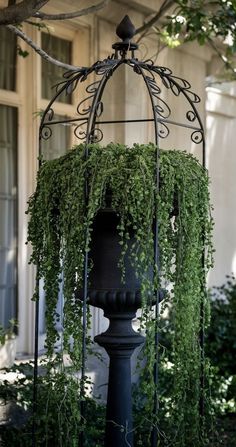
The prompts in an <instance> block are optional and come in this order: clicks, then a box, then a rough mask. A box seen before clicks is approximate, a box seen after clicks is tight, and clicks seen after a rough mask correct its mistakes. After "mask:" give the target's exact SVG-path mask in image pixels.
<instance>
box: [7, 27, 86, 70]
mask: <svg viewBox="0 0 236 447" xmlns="http://www.w3.org/2000/svg"><path fill="white" fill-rule="evenodd" d="M7 28H8V29H9V30H10V31H12V32H13V33H14V34H16V35H17V36H18V37H20V38H21V39H23V40H24V41H25V42H26V43H27V44H28V45H29V46H30V47H31V48H33V50H34V51H36V53H38V54H39V56H41V57H42V58H43V59H45V60H46V61H48V62H51V63H52V64H54V65H57V66H58V67H61V68H64V69H65V70H71V71H77V70H79V69H80V68H81V67H75V66H74V65H69V64H64V63H63V62H61V61H58V60H57V59H54V58H53V57H51V56H49V54H48V53H46V51H44V50H42V48H40V47H39V46H38V45H37V44H36V43H35V42H33V40H32V39H30V37H28V36H27V35H26V34H25V33H24V32H23V31H21V30H19V29H18V28H17V27H16V26H13V25H7Z"/></svg>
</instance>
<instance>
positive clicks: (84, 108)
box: [40, 55, 203, 144]
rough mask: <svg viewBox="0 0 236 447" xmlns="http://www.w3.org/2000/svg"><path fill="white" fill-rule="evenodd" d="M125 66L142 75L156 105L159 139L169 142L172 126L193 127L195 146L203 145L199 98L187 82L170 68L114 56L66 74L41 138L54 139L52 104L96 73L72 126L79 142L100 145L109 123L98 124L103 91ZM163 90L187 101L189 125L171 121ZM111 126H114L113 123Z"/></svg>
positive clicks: (58, 85) (155, 115)
mask: <svg viewBox="0 0 236 447" xmlns="http://www.w3.org/2000/svg"><path fill="white" fill-rule="evenodd" d="M122 64H126V65H128V66H130V67H131V68H132V69H133V71H134V72H135V73H136V74H138V75H141V76H142V77H143V79H144V83H145V84H146V87H147V89H148V91H149V95H150V97H151V101H152V104H153V113H154V116H153V121H154V122H156V123H158V125H157V126H156V131H157V134H158V137H160V138H167V137H168V135H169V133H170V128H169V124H171V125H176V126H178V125H180V126H182V127H186V128H189V127H190V128H191V129H192V133H191V141H192V142H194V143H195V144H199V143H201V142H202V141H203V126H202V123H201V120H200V117H199V114H198V112H197V110H196V107H195V104H197V103H199V102H200V98H199V96H198V95H197V94H196V93H194V92H193V91H192V90H191V85H190V83H189V82H188V81H186V80H185V79H182V78H180V77H178V76H174V75H173V73H172V71H171V70H170V69H169V68H167V67H163V66H155V65H154V63H153V61H151V60H146V61H139V60H138V59H134V58H132V59H125V58H123V59H115V58H114V55H113V57H109V58H107V59H105V60H103V61H97V62H96V63H95V64H93V65H92V67H90V68H86V67H83V68H81V69H78V71H72V72H66V73H65V74H64V78H65V79H64V80H63V81H62V82H60V83H59V84H57V86H56V94H55V96H54V98H53V99H52V101H50V103H49V105H48V108H47V109H46V111H45V112H44V115H43V118H42V121H41V126H40V136H41V138H43V139H44V140H48V139H49V138H50V137H51V135H52V124H53V118H54V110H53V108H52V106H53V103H54V102H55V101H57V100H58V99H59V96H60V95H61V94H62V93H63V92H66V94H71V93H72V92H73V91H74V90H75V89H76V87H77V86H78V85H79V83H82V82H84V81H86V80H87V79H88V77H89V75H90V74H92V73H93V74H95V77H98V79H95V80H93V82H92V83H90V84H89V85H88V86H87V87H86V88H85V93H86V97H84V98H83V99H82V100H81V101H80V102H79V104H78V105H77V107H76V115H77V117H75V118H74V120H73V119H71V120H70V122H71V121H73V122H74V125H75V126H76V127H75V129H74V135H75V136H76V138H78V139H79V140H82V141H89V142H92V141H93V142H99V141H101V140H102V139H103V131H102V130H101V125H103V124H105V123H107V122H108V121H106V122H102V121H101V120H99V122H98V121H97V120H98V118H100V117H101V116H102V114H103V110H104V104H103V101H102V94H103V90H104V87H105V85H106V83H107V81H108V79H109V78H110V77H111V76H112V75H113V73H114V72H115V70H116V69H117V68H118V67H119V66H120V65H122ZM162 87H165V88H166V89H167V90H170V91H171V92H172V93H173V95H174V96H175V97H179V96H182V97H184V98H185V100H186V103H187V112H186V114H185V120H186V125H185V123H178V122H175V121H173V120H172V121H171V120H170V117H171V114H172V112H171V109H170V107H169V105H168V103H167V101H166V100H164V99H163V97H162V93H163V92H162ZM130 121H132V120H130ZM134 121H135V120H134ZM136 121H137V120H136ZM143 121H145V120H143ZM147 121H148V120H147ZM149 121H150V119H149ZM57 122H59V121H57ZM61 122H63V120H61ZM109 122H110V123H112V121H109ZM114 123H115V121H114ZM98 126H99V127H98Z"/></svg>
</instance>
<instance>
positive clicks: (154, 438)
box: [139, 67, 160, 447]
mask: <svg viewBox="0 0 236 447" xmlns="http://www.w3.org/2000/svg"><path fill="white" fill-rule="evenodd" d="M139 68H140V71H141V73H142V76H143V79H144V82H145V84H146V86H147V89H148V93H149V96H150V100H151V105H152V112H153V119H154V130H155V144H156V172H155V175H156V198H157V196H158V194H159V180H160V178H159V177H160V148H159V135H158V120H157V114H156V110H155V103H154V97H153V94H152V90H151V87H150V84H149V82H148V80H147V78H146V75H145V73H144V71H143V69H142V68H141V67H139ZM150 74H151V75H152V73H150ZM153 80H154V82H155V77H154V78H153ZM155 275H156V278H157V280H158V279H159V275H160V250H159V222H158V219H157V201H156V203H155V220H154V276H155ZM158 282H159V281H158ZM159 287H160V285H159ZM159 287H158V286H157V287H156V289H155V300H156V301H155V303H156V306H155V340H154V343H155V355H156V361H155V363H154V370H153V377H154V385H155V391H154V401H153V415H154V417H155V415H157V413H158V410H159V399H158V389H157V384H158V379H159V330H158V323H159V316H160V306H159V304H160V303H159V302H160V294H159ZM157 440H158V430H157V426H156V425H155V426H153V428H152V434H151V447H156V446H157Z"/></svg>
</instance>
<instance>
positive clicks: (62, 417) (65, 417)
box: [0, 362, 105, 447]
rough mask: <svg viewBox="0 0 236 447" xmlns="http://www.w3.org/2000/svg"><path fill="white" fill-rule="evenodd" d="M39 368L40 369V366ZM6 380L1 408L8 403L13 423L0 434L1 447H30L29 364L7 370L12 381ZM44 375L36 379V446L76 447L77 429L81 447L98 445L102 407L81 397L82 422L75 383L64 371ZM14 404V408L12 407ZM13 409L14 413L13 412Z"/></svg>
mask: <svg viewBox="0 0 236 447" xmlns="http://www.w3.org/2000/svg"><path fill="white" fill-rule="evenodd" d="M41 367H42V366H41ZM8 372H9V371H7V372H6V379H5V380H3V382H2V384H0V396H1V405H2V406H3V405H4V404H5V403H8V404H9V403H11V404H12V405H13V406H14V407H12V410H11V412H12V414H11V417H12V415H13V416H14V412H13V408H15V414H16V417H15V420H14V417H13V420H12V421H11V423H10V425H9V426H6V427H5V428H4V427H2V429H1V431H0V435H1V442H2V444H1V445H3V446H4V447H31V446H32V423H33V417H32V414H33V364H31V363H26V364H25V363H22V364H20V365H15V366H14V367H12V368H11V370H10V372H11V374H14V376H15V378H14V382H12V379H8V378H7V377H8V376H7V373H8ZM45 372H46V363H45V362H44V374H42V375H40V376H39V377H38V387H37V394H38V398H37V418H36V432H37V444H36V445H37V447H77V446H78V439H79V434H80V432H81V430H82V429H83V428H84V426H86V442H85V444H84V445H85V447H91V446H94V447H96V446H98V447H99V446H102V439H103V435H104V420H105V418H104V416H105V415H104V406H102V405H99V404H97V403H96V402H95V401H94V400H92V399H89V398H88V397H87V398H85V404H86V406H85V407H86V413H85V419H84V420H83V421H82V420H81V418H80V412H79V411H78V408H79V406H80V399H79V380H78V378H76V377H75V376H74V375H72V374H70V372H67V374H63V373H62V372H59V371H54V374H50V375H48V374H45ZM15 405H17V407H15ZM16 408H17V409H18V411H16Z"/></svg>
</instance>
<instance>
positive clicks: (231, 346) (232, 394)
mask: <svg viewBox="0 0 236 447" xmlns="http://www.w3.org/2000/svg"><path fill="white" fill-rule="evenodd" d="M210 296H211V314H212V318H211V325H210V327H209V329H208V333H207V343H206V352H207V355H208V356H209V358H210V360H211V363H212V365H213V366H214V368H215V378H214V382H213V384H214V387H213V390H212V393H213V401H214V402H215V407H216V410H217V412H218V413H225V412H232V411H234V412H236V364H235V357H236V281H235V278H234V277H233V276H228V277H227V281H226V283H225V284H223V285H222V286H221V287H216V288H213V289H212V290H211V291H210Z"/></svg>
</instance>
